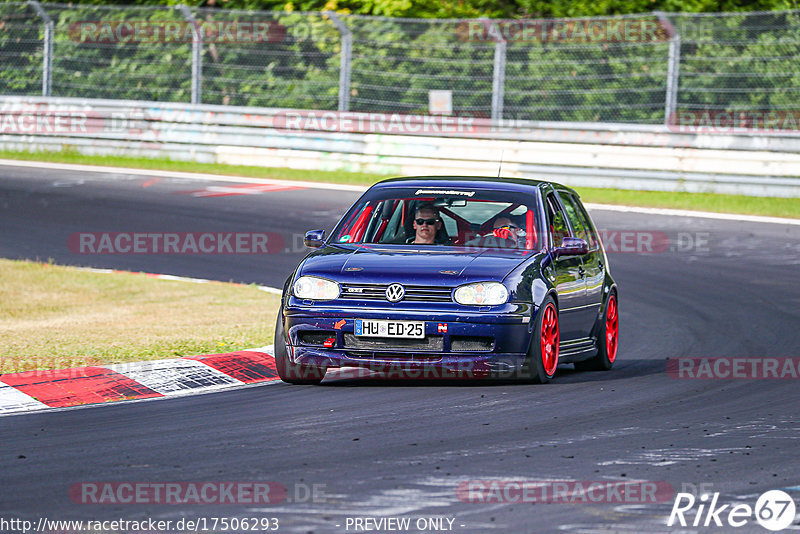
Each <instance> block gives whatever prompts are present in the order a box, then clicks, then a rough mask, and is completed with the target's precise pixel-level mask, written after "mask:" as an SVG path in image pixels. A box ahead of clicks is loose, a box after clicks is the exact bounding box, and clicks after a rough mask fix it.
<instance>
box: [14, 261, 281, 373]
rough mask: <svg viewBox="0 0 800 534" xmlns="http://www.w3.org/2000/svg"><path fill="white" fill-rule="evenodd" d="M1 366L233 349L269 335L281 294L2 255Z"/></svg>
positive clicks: (55, 365)
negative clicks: (7, 258)
mask: <svg viewBox="0 0 800 534" xmlns="http://www.w3.org/2000/svg"><path fill="white" fill-rule="evenodd" d="M0 302H2V306H0V332H2V333H3V335H2V336H0V374H3V373H12V372H20V371H32V370H37V369H66V368H70V367H83V366H88V365H102V364H110V363H122V362H128V361H142V360H155V359H162V358H175V357H180V356H193V355H198V354H215V353H223V352H233V351H236V350H242V349H247V348H253V347H260V346H264V345H267V344H269V343H271V342H272V337H273V328H274V325H275V316H276V314H277V310H278V306H279V303H280V297H279V296H277V295H273V294H269V293H265V292H264V291H260V290H259V289H257V288H256V287H255V286H243V285H238V284H229V283H223V282H213V283H205V284H195V283H188V282H181V281H174V280H160V279H156V278H150V277H146V276H144V275H143V274H134V273H114V274H101V273H93V272H89V271H85V270H80V269H77V268H74V267H63V266H57V265H51V264H47V263H35V262H28V261H12V260H2V259H0Z"/></svg>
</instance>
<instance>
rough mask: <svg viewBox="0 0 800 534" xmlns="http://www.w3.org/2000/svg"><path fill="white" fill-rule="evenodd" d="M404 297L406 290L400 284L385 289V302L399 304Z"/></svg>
mask: <svg viewBox="0 0 800 534" xmlns="http://www.w3.org/2000/svg"><path fill="white" fill-rule="evenodd" d="M405 295H406V289H405V288H404V287H403V286H401V285H400V284H392V285H390V286H389V287H387V288H386V300H388V301H389V302H400V301H401V300H403V297H404V296H405Z"/></svg>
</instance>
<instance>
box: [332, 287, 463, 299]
mask: <svg viewBox="0 0 800 534" xmlns="http://www.w3.org/2000/svg"><path fill="white" fill-rule="evenodd" d="M387 287H389V285H388V284H342V293H341V296H340V297H339V298H342V299H347V300H386V288H387ZM403 287H404V288H405V290H406V294H405V296H404V297H403V300H402V301H401V302H451V301H452V300H453V299H452V292H453V290H452V288H449V287H437V286H413V285H412V286H406V285H404V286H403Z"/></svg>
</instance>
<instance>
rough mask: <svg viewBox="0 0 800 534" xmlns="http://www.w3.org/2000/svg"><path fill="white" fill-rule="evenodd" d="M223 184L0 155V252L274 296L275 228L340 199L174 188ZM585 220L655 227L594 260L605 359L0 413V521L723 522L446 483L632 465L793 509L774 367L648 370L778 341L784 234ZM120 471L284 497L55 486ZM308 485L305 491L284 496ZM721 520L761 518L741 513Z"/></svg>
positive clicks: (799, 424)
mask: <svg viewBox="0 0 800 534" xmlns="http://www.w3.org/2000/svg"><path fill="white" fill-rule="evenodd" d="M231 186H232V184H230V183H219V184H214V183H209V182H201V181H189V180H179V179H167V178H164V179H160V180H158V179H156V180H153V179H152V177H141V176H130V175H103V174H90V173H87V174H83V173H76V172H67V171H53V170H49V171H44V170H36V169H26V168H18V167H0V257H4V258H30V259H36V258H39V259H41V260H46V259H48V258H52V259H53V260H54V261H55V262H57V263H63V264H73V265H84V266H93V267H107V268H108V267H113V268H119V269H125V270H135V271H138V270H142V271H151V272H160V273H170V274H178V275H184V276H193V277H203V278H213V279H219V280H226V281H227V280H234V281H242V282H257V283H261V284H266V285H270V286H279V287H280V286H282V284H283V281H284V280H285V277H286V275H287V274H288V273H289V271H290V270H291V269H292V267H293V266H294V265H295V264H296V263H297V261H298V260H299V259H300V258H301V257H302V255H303V249H302V247H300V246H299V243H300V242H301V240H298V239H299V238H298V236H299V237H300V238H301V236H302V234H303V232H304V231H305V230H307V229H312V228H325V229H330V228H331V227H332V225H333V224H334V222H335V221H336V219H337V218H338V216H339V215H340V214H341V213H342V211H343V210H344V209H345V208H346V207H347V206H349V205H350V203H351V202H352V201H353V200H354V199H355V198H356V196H357V193H354V192H347V191H333V190H316V189H293V190H280V191H266V192H255V191H252V190H251V191H250V194H236V195H226V196H197V192H198V191H200V192H202V191H206V192H208V191H217V192H224V191H229V190H230V188H231ZM209 187H212V189H208V188H209ZM214 187H219V188H221V189H216V190H215V189H213V188H214ZM243 189H244V188H243ZM234 191H235V189H234ZM593 217H594V219H595V222H596V224H597V225H598V227H600V228H602V229H606V230H609V231H610V233H609V234H607V236H608V237H607V242H614V243H617V244H619V246H618V247H617V248H626V247H624V245H625V243H628V244H629V242H626V241H624V239H623V238H622V237H620V235H621V234H614V233H613V232H611V231H624V232H629V233H630V232H639V234H633V235H634V238H630V239H633V241H631V242H635V240H636V237H635V236H637V235H650V236H652V235H657V236H661V237H663V236H666V237H667V238H669V240H670V246H669V247H667V248H666V249H665V250H661V251H658V252H654V253H647V254H645V253H638V252H636V251H632V252H616V253H612V254H610V258H609V260H610V263H611V269H612V272H613V273H614V275H615V277H616V279H617V282H618V284H619V287H620V314H621V315H620V321H621V345H620V351H619V356H618V361H617V363H616V365H615V368H614V369H613V370H612V371H611V372H608V373H578V372H575V371H573V370H572V368H571V367H572V366H564V368H563V369H561V370H560V372H559V374H558V375H557V376H556V379H555V380H554V381H553V382H552V383H550V384H547V385H544V386H535V385H526V384H515V383H486V382H473V383H461V382H459V383H452V382H445V383H430V382H404V383H396V382H388V381H380V380H371V379H357V378H341V379H337V378H333V379H326V381H325V382H324V383H323V385H322V386H319V387H310V386H309V387H306V386H289V385H286V384H283V383H277V384H274V385H268V386H262V387H249V388H243V389H237V390H232V391H226V392H220V393H215V394H208V395H200V396H193V397H181V398H172V399H169V400H158V401H146V402H131V403H117V404H114V405H108V406H101V407H90V408H84V409H72V410H62V411H56V412H47V413H34V414H26V415H17V416H9V417H3V418H0V465H2V469H0V473H2V474H1V475H0V481H1V482H2V484H0V517H2V518H22V519H29V520H33V521H37V520H38V519H39V518H41V517H46V518H48V519H92V520H100V519H109V520H110V519H118V518H122V519H128V520H143V519H147V518H154V519H171V520H178V519H181V518H213V517H228V518H231V517H232V518H245V517H258V518H261V517H276V518H278V519H279V521H280V531H284V532H357V531H358V530H355V529H354V527H353V526H352V523H351V526H350V527H349V528H347V521H348V518H350V519H351V520H352V518H355V517H360V518H365V517H367V518H373V519H376V520H377V519H380V518H389V517H409V518H412V523H411V524H412V525H414V522H415V521H417V520H418V519H420V518H442V517H444V518H449V519H454V521H453V523H452V526H451V527H450V530H449V531H451V532H464V533H472V532H502V533H506V532H559V531H569V532H724V531H730V530H731V529H730V527H727V528H719V527H717V528H714V527H704V526H702V524H701V525H700V526H698V527H693V526H691V525H690V526H688V527H686V528H680V527H677V526H673V527H668V526H667V524H666V521H667V517H668V515H669V512H670V510H671V509H672V504H673V499H672V496H671V495H670V497H669V498H667V499H661V501H663V502H658V503H646V504H635V503H631V502H623V503H620V502H605V503H603V502H601V503H587V502H580V501H578V502H572V503H564V502H558V503H542V502H539V503H533V502H469V499H466V498H464V495H463V494H462V493H459V492H458V491H457V490H458V488H459V484H463V483H465V482H467V481H487V480H496V481H504V482H506V483H507V482H509V481H553V480H557V481H564V480H566V481H637V480H638V481H649V482H656V483H667V484H669V485H670V486H671V488H672V489H673V490H674V491H675V492H679V491H688V492H692V490H693V489H694V488H702V490H703V491H705V492H708V493H715V492H719V503H720V504H728V503H730V504H735V503H746V504H750V505H751V506H754V505H755V502H756V499H757V498H758V496H759V495H760V494H761V493H763V492H765V491H767V490H772V489H781V488H783V489H784V490H785V491H787V492H789V493H790V494H792V495H793V496H794V497H795V501H796V502H800V500H798V499H800V460H798V455H797V450H798V446H797V443H798V442H799V441H798V440H800V419H799V418H798V406H800V387H798V384H799V383H800V382H798V380H797V379H791V378H789V379H782V380H775V379H766V380H765V379H762V380H742V379H732V380H722V379H678V378H674V377H672V376H670V375H668V373H667V372H666V361H667V358H679V357H697V358H703V357H748V358H765V357H770V358H772V357H794V358H796V357H798V356H800V354H799V353H798V347H800V311H799V310H800V283H799V282H800V226H796V225H795V226H791V225H778V224H757V223H745V222H739V221H721V220H713V219H703V218H677V217H666V216H655V215H643V214H635V213H618V212H611V211H595V212H594V213H593ZM104 231H107V232H188V231H209V232H223V231H225V232H261V231H270V232H276V233H277V234H280V236H282V238H283V241H284V244H285V246H284V249H283V250H282V251H279V252H278V253H275V254H270V255H263V254H262V255H258V254H256V255H252V254H251V255H240V254H160V255H152V254H104V255H93V254H80V253H75V252H73V251H71V250H70V249H69V247H68V246H67V243H68V239H69V238H70V235H72V234H74V233H78V232H104ZM626 239H627V238H626ZM613 240H618V241H613ZM627 248H629V247H627ZM662 248H663V247H662ZM1 305H2V303H0V306H1ZM128 481H130V482H150V483H166V482H198V483H200V482H206V481H214V482H216V481H229V482H236V481H238V482H277V483H280V484H282V485H283V486H285V487H286V488H288V490H289V499H287V500H286V501H284V502H282V503H279V504H273V505H248V504H236V505H208V504H187V505H169V504H146V505H140V504H136V505H134V504H113V505H102V504H82V503H76V502H73V500H71V499H70V494H69V490H70V488H71V487H72V486H73V485H74V484H79V483H83V482H128ZM312 485H319V486H317V488H318V494H317V498H316V499H308V498H305V497H306V492H305V489H307V488H310V487H311V486H312ZM462 487H463V486H462ZM311 500H316V502H311ZM510 500H512V501H513V500H515V499H510ZM695 513H696V508H695V509H694V510H693V511H692V512H690V513H687V516H686V517H687V519H688V520H690V521H691V520H693V519H694V514H695ZM726 513H727V512H726ZM724 517H725V514H723V519H724ZM337 525H338V526H337ZM444 525H445V526H446V525H448V523H447V521H445V522H444ZM794 529H800V527H798V525H797V520H795V526H794ZM734 530H735V531H736V532H766V530H764V529H763V528H762V527H761V526H759V525H758V524H757V523H756V522H755V520H751V521H750V522H749V523H747V524H746V525H745V526H744V527H741V528H737V529H734ZM218 531H221V530H219V529H218ZM364 531H365V530H361V532H364ZM373 531H376V530H373ZM387 531H389V530H386V529H384V530H381V532H387ZM411 531H414V532H416V529H412V530H411Z"/></svg>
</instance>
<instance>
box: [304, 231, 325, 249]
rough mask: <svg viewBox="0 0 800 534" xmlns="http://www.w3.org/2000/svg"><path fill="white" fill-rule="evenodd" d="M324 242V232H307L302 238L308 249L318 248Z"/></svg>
mask: <svg viewBox="0 0 800 534" xmlns="http://www.w3.org/2000/svg"><path fill="white" fill-rule="evenodd" d="M324 241H325V230H309V231H308V232H306V235H305V237H304V238H303V244H304V245H305V246H307V247H308V248H319V247H321V246H322V243H323V242H324Z"/></svg>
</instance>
